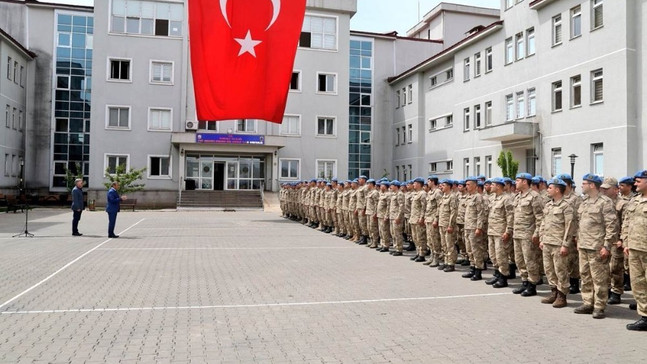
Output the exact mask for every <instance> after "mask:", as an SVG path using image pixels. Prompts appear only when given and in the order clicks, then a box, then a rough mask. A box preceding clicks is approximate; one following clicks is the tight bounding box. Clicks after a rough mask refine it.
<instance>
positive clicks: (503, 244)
mask: <svg viewBox="0 0 647 364" xmlns="http://www.w3.org/2000/svg"><path fill="white" fill-rule="evenodd" d="M504 187H505V181H504V180H503V178H500V177H497V178H493V179H492V185H491V186H490V188H491V190H492V192H493V193H492V195H491V196H490V208H489V211H488V230H487V235H488V242H489V246H493V247H494V249H493V251H492V249H490V250H491V252H490V258H491V259H492V261H493V262H494V261H496V263H497V266H498V269H497V270H495V271H494V276H493V277H492V279H489V280H487V281H486V282H485V283H487V284H490V285H492V286H493V287H494V288H503V287H507V286H508V276H509V275H510V261H509V258H508V257H509V254H510V239H511V238H512V224H513V222H514V215H513V214H514V206H512V199H511V198H510V197H509V196H508V195H507V194H505V193H503V188H504Z"/></svg>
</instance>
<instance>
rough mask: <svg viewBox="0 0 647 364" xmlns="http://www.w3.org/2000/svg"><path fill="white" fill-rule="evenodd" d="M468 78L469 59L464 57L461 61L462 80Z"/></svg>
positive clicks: (467, 79)
mask: <svg viewBox="0 0 647 364" xmlns="http://www.w3.org/2000/svg"><path fill="white" fill-rule="evenodd" d="M469 80H470V59H469V58H465V60H464V61H463V81H469Z"/></svg>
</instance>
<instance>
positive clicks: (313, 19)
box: [299, 15, 337, 50]
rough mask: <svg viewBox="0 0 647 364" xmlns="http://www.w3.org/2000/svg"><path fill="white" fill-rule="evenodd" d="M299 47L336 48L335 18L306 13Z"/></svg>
mask: <svg viewBox="0 0 647 364" xmlns="http://www.w3.org/2000/svg"><path fill="white" fill-rule="evenodd" d="M299 47H303V48H314V49H332V50H336V49H337V19H336V18H332V17H322V16H312V15H306V16H305V18H304V19H303V27H302V28H301V36H300V37H299Z"/></svg>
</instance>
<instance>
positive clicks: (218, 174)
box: [213, 162, 225, 191]
mask: <svg viewBox="0 0 647 364" xmlns="http://www.w3.org/2000/svg"><path fill="white" fill-rule="evenodd" d="M213 189H214V190H215V191H222V190H224V189H225V162H214V164H213Z"/></svg>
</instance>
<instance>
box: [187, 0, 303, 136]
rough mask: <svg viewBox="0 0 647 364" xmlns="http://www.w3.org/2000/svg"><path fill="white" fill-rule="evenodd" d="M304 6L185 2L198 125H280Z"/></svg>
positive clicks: (276, 0)
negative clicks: (234, 122)
mask: <svg viewBox="0 0 647 364" xmlns="http://www.w3.org/2000/svg"><path fill="white" fill-rule="evenodd" d="M305 7H306V0H189V35H190V44H191V67H192V72H193V83H194V88H195V98H196V105H197V109H198V119H199V120H231V119H262V120H267V121H271V122H275V123H279V124H280V123H281V122H282V121H283V113H284V111H285V104H286V102H287V97H288V91H289V87H290V79H291V77H292V68H293V66H294V57H295V55H296V50H297V45H298V42H299V36H300V34H301V27H302V26H303V18H304V15H305Z"/></svg>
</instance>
